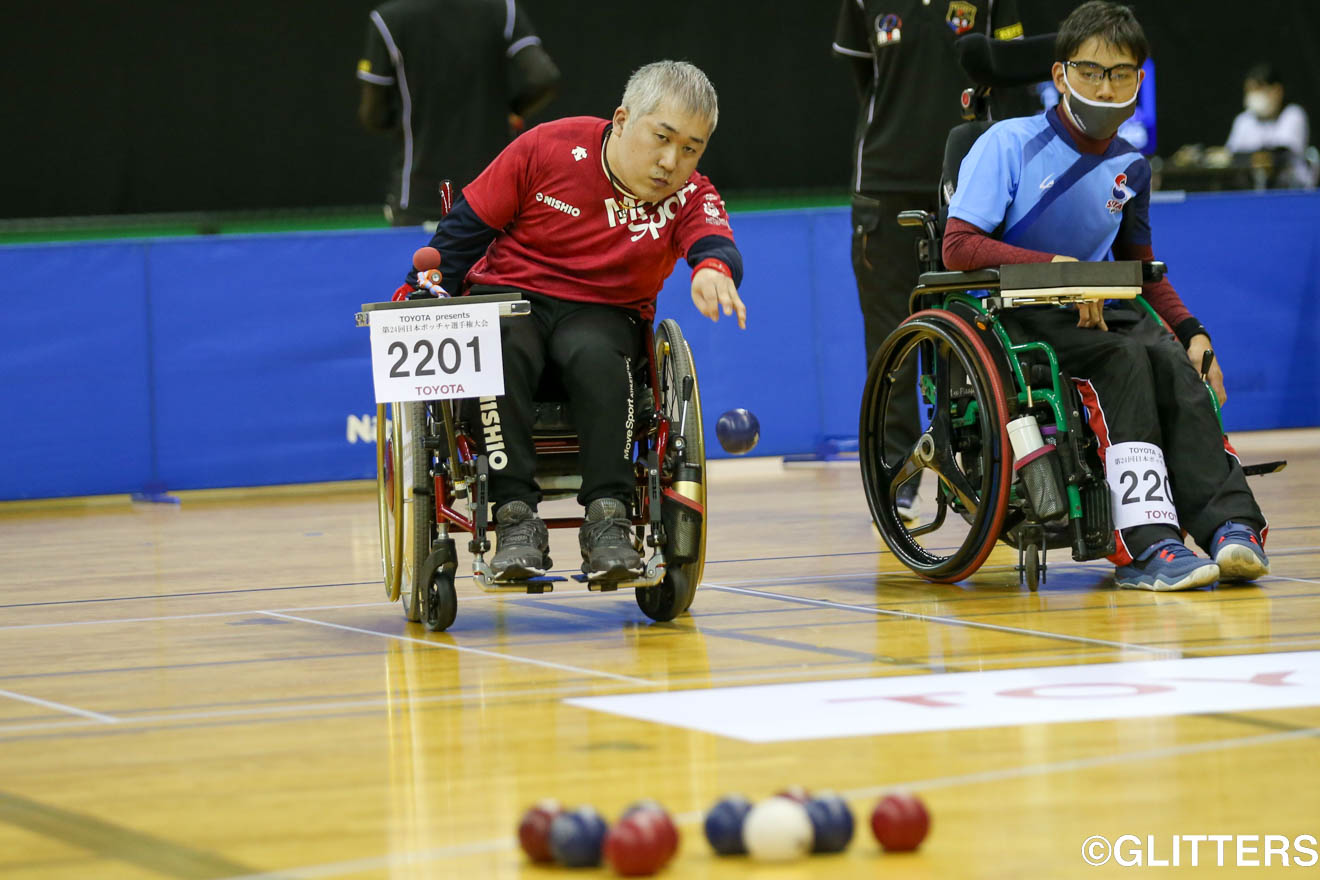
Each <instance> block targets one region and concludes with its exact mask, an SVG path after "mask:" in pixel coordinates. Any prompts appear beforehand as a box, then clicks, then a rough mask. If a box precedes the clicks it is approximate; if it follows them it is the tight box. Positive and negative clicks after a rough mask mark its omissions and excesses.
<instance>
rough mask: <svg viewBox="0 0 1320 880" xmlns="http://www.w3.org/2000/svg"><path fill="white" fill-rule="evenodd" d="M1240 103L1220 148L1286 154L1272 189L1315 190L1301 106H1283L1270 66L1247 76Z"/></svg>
mask: <svg viewBox="0 0 1320 880" xmlns="http://www.w3.org/2000/svg"><path fill="white" fill-rule="evenodd" d="M1242 103H1243V107H1244V109H1243V110H1242V112H1241V113H1239V114H1238V115H1237V118H1236V119H1234V120H1233V128H1232V130H1231V131H1229V133H1228V143H1226V144H1224V148H1225V149H1227V150H1228V151H1229V152H1230V153H1255V152H1257V151H1260V150H1287V158H1286V159H1285V160H1284V163H1283V167H1282V169H1281V170H1280V171H1279V173H1278V175H1277V176H1276V177H1275V185H1276V186H1281V187H1307V188H1309V187H1313V186H1315V184H1316V168H1315V167H1314V166H1312V165H1310V164H1308V163H1307V160H1306V150H1307V147H1308V146H1309V145H1310V142H1311V133H1310V121H1309V120H1308V118H1307V115H1306V111H1305V110H1303V109H1302V107H1301V105H1299V104H1287V103H1285V102H1284V91H1283V80H1282V79H1280V78H1279V74H1278V72H1277V71H1276V70H1275V69H1274V67H1273V66H1272V65H1270V64H1258V65H1256V66H1255V67H1253V68H1251V70H1250V71H1248V72H1247V77H1246V82H1245V83H1244V84H1243V87H1242Z"/></svg>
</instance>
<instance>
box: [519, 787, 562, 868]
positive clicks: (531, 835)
mask: <svg viewBox="0 0 1320 880" xmlns="http://www.w3.org/2000/svg"><path fill="white" fill-rule="evenodd" d="M561 812H563V808H562V807H561V806H560V805H559V802H558V801H553V800H545V801H541V802H540V803H539V804H536V805H535V806H532V807H530V808H528V810H527V812H525V813H523V817H522V821H521V822H519V823H518V843H519V845H520V846H522V850H523V852H525V853H527V857H528V858H529V859H531V860H532V861H534V862H553V861H554V860H555V857H554V855H553V854H552V853H551V852H550V823H551V822H553V821H554V820H555V816H558V815H559V814H560V813H561Z"/></svg>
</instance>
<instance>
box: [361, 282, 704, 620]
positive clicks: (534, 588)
mask: <svg viewBox="0 0 1320 880" xmlns="http://www.w3.org/2000/svg"><path fill="white" fill-rule="evenodd" d="M484 302H494V303H498V305H499V311H500V320H501V321H504V320H525V317H523V316H526V315H528V314H529V313H530V304H529V303H528V302H527V301H526V300H524V299H522V298H521V297H520V296H519V295H518V294H517V293H516V292H514V293H488V294H475V295H469V296H463V297H454V298H431V297H427V298H423V299H411V300H405V301H402V302H382V303H368V304H365V305H363V306H362V311H361V312H359V313H358V318H357V320H358V325H359V326H365V325H368V324H369V323H370V315H371V314H372V313H373V312H375V311H377V310H381V309H396V308H409V309H413V308H439V309H444V308H450V307H454V306H462V305H464V304H475V303H484ZM644 335H645V346H644V347H643V349H642V350H643V351H645V352H646V353H647V356H646V357H644V358H642V359H641V362H640V363H639V364H638V365H637V367H636V372H635V373H634V381H633V388H634V407H635V412H636V414H637V415H636V425H637V427H636V429H635V432H634V435H633V450H634V471H635V473H636V485H635V489H634V493H633V498H632V501H631V505H630V511H629V513H630V516H631V519H632V522H633V526H634V529H635V534H636V542H637V545H638V547H639V549H643V555H644V556H646V552H647V550H646V549H645V548H649V556H647V557H646V568H645V570H644V572H643V573H642V575H641V576H639V577H638V578H637V579H635V580H629V581H605V582H597V581H590V582H587V585H588V587H589V588H590V589H591V590H595V591H602V592H608V591H614V590H619V589H633V590H634V591H635V596H636V599H637V605H638V607H639V608H641V610H642V612H643V613H644V614H646V616H647V617H649V618H651V619H652V620H657V621H666V620H672V619H673V618H675V617H677V616H678V615H679V614H682V613H683V612H684V611H686V610H687V609H688V607H689V606H690V605H691V604H692V600H693V596H694V594H695V592H696V589H697V585H698V584H699V583H700V582H701V574H702V568H703V566H704V562H705V544H706V522H705V506H706V499H705V473H706V452H705V444H704V439H703V437H702V425H701V395H700V393H699V391H698V387H697V373H696V368H695V366H694V365H693V362H692V352H691V349H690V348H689V347H688V344H687V342H686V341H685V339H684V338H683V333H682V331H681V330H680V328H679V326H678V324H677V323H676V322H675V321H672V320H665V321H661V322H660V324H659V325H658V326H657V327H655V328H654V329H652V328H651V327H649V326H648V327H645V329H644ZM536 401H537V402H536V409H537V412H536V418H535V423H534V428H533V439H534V443H535V447H536V455H537V466H536V479H537V482H538V484H539V485H540V487H541V490H542V495H543V498H544V499H545V500H553V499H556V498H569V497H573V496H575V495H576V494H577V491H578V489H579V487H580V485H581V476H580V472H579V469H578V451H579V449H578V438H577V433H576V430H575V428H574V426H573V420H572V418H571V414H570V413H569V410H568V406H567V404H566V401H565V398H564V395H563V391H562V388H560V387H559V386H558V382H557V381H556V379H555V376H554V374H553V368H547V375H546V377H545V378H544V379H543V381H542V383H541V385H540V387H539V388H538V391H537V394H536ZM481 427H482V422H481V417H480V410H479V408H478V406H477V402H476V400H475V399H473V398H464V399H443V400H427V401H415V402H406V403H378V404H377V413H376V477H377V496H378V507H379V517H380V543H381V556H382V568H383V573H384V579H385V592H386V595H387V596H388V597H389V599H390V601H391V602H393V601H396V600H401V601H402V603H403V610H404V616H405V617H406V618H407V619H408V620H409V621H412V622H417V621H422V622H424V623H425V625H426V627H427V629H429V630H432V631H437V632H438V631H443V630H445V629H447V628H448V627H449V626H450V625H451V624H452V623H453V622H454V618H455V616H456V614H457V610H458V598H457V593H456V590H455V585H454V580H455V576H456V574H457V570H458V554H457V548H456V544H455V541H454V538H453V537H452V535H451V533H452V532H454V531H458V532H465V533H468V534H469V535H470V536H471V537H470V540H469V541H468V545H467V547H468V550H469V552H470V553H471V556H472V573H473V579H474V581H475V582H476V583H477V584H478V585H479V586H480V587H481V588H482V589H483V590H486V591H487V592H507V591H513V592H526V593H545V592H550V591H552V590H553V589H554V584H555V582H557V581H562V580H563V578H559V577H554V576H549V577H540V578H532V579H530V580H526V581H517V582H510V583H502V582H497V581H496V580H495V578H494V577H493V574H492V571H491V569H490V566H489V564H488V563H487V562H486V560H485V554H486V553H488V552H489V551H490V549H491V542H490V539H489V537H488V534H489V531H490V526H491V517H490V501H489V495H488V488H489V474H490V462H489V454H488V451H487V450H486V449H485V448H484V446H483V440H482V437H483V435H482V430H481ZM582 522H583V518H582V517H549V518H546V519H545V524H546V526H547V527H548V528H552V529H553V528H577V527H579V526H581V525H582ZM575 578H576V579H578V580H583V581H585V580H586V579H585V577H583V576H576V575H575Z"/></svg>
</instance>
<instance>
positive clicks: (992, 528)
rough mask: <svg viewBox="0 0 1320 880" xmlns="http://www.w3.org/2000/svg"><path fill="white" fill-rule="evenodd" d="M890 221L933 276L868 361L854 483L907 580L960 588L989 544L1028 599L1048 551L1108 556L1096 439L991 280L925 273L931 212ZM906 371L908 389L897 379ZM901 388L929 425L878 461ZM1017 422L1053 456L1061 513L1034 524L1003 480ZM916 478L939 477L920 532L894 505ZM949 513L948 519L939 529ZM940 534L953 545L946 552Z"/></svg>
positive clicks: (1017, 481)
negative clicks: (912, 387)
mask: <svg viewBox="0 0 1320 880" xmlns="http://www.w3.org/2000/svg"><path fill="white" fill-rule="evenodd" d="M899 222H900V223H902V224H903V225H908V226H924V227H925V229H926V239H925V240H924V241H922V242H921V243H920V244H921V245H922V246H923V247H922V248H921V253H922V255H923V263H924V265H925V267H927V268H932V269H936V271H926V272H924V273H923V274H922V275H921V276H920V279H919V283H918V285H917V287H916V288H915V289H914V290H913V292H912V295H911V299H910V312H911V314H910V317H909V318H908V319H907V320H906V321H904V322H903V323H902V324H901V325H900V326H899V327H898V328H897V329H896V330H895V331H894V333H892V334H891V335H890V336H889V337H888V338H887V339H886V340H885V342H884V344H883V345H882V346H881V348H880V350H879V351H877V353H876V356H875V358H874V359H873V360H872V362H871V365H870V369H869V371H868V375H867V380H866V386H865V390H864V391H863V398H862V408H861V424H860V430H859V434H860V444H859V445H860V458H861V468H862V476H863V485H864V487H865V491H866V498H867V503H868V505H869V507H870V510H871V515H872V518H873V519H874V521H875V524H876V527H877V529H878V530H879V532H880V535H881V537H882V538H883V539H884V541H885V543H886V544H887V545H888V546H889V548H890V549H891V550H892V551H893V552H894V554H895V555H896V556H897V557H898V558H899V560H900V561H901V562H902V563H903V564H904V565H905V566H907V567H908V568H909V569H911V570H912V571H913V572H914V573H916V574H918V575H920V576H921V577H923V578H925V579H927V580H930V581H935V582H945V583H952V582H955V581H960V580H963V579H965V578H967V577H970V576H971V575H972V574H973V573H975V572H976V571H977V570H978V569H979V568H980V567H981V565H982V564H983V563H984V562H985V560H986V558H987V557H988V556H989V555H990V553H991V551H992V550H993V548H994V545H995V542H996V541H999V540H1002V541H1004V542H1005V543H1007V544H1009V545H1010V546H1013V547H1015V548H1016V549H1017V551H1018V564H1017V571H1018V574H1019V578H1020V580H1023V581H1025V582H1026V584H1027V586H1028V587H1029V588H1030V589H1032V590H1035V589H1036V588H1037V587H1038V585H1039V583H1040V582H1041V581H1042V580H1043V579H1044V576H1045V571H1046V564H1045V551H1046V550H1047V549H1057V548H1063V547H1068V548H1070V549H1071V551H1072V558H1073V559H1074V560H1077V561H1086V560H1091V559H1098V558H1101V557H1104V556H1107V555H1109V554H1111V553H1112V552H1113V551H1114V531H1113V526H1112V514H1111V507H1110V495H1109V487H1108V485H1107V483H1106V482H1105V477H1104V472H1103V464H1102V461H1101V458H1100V452H1099V446H1098V442H1097V440H1096V438H1095V436H1094V435H1093V434H1092V433H1091V431H1090V430H1089V429H1088V428H1087V426H1086V421H1085V419H1084V418H1083V411H1082V404H1081V399H1080V396H1079V394H1078V392H1077V390H1076V389H1075V388H1074V387H1073V384H1072V382H1071V381H1069V380H1068V379H1067V378H1066V377H1065V375H1064V374H1063V372H1062V371H1061V369H1060V367H1059V361H1058V357H1057V355H1056V354H1055V352H1054V349H1053V348H1052V347H1051V346H1050V345H1049V344H1047V343H1044V342H1039V341H1027V342H1016V341H1014V340H1013V339H1012V338H1011V337H1010V335H1009V332H1008V329H1007V328H1006V327H1005V326H1004V323H1003V321H1002V320H1001V315H1002V314H1003V312H1004V311H1005V309H1008V308H1012V307H1013V305H1012V304H1011V303H1010V301H1009V297H1006V296H1004V295H1002V292H1001V282H1000V272H999V270H995V269H986V270H980V271H975V272H947V271H937V269H938V263H936V262H935V261H934V260H932V259H930V254H931V253H932V252H933V248H934V247H935V246H936V245H937V244H938V241H939V239H938V230H937V227H936V226H935V218H934V216H933V215H932V214H930V213H929V212H926V211H905V212H903V213H902V214H901V215H900V220H899ZM1094 265H1095V264H1086V263H1065V264H1054V269H1053V270H1052V271H1054V272H1055V273H1063V275H1062V276H1061V277H1064V278H1067V277H1068V273H1069V272H1077V273H1084V272H1086V271H1087V269H1086V267H1087V266H1094ZM1129 266H1131V264H1129ZM1069 267H1077V268H1076V269H1070V268H1069ZM1164 268H1165V267H1164V265H1163V264H1162V263H1155V262H1151V263H1144V264H1141V277H1142V279H1143V281H1153V280H1158V279H1159V278H1160V277H1162V276H1163V273H1164ZM1129 271H1132V270H1131V269H1129ZM1076 290H1077V288H1075V287H1072V286H1070V285H1068V284H1067V283H1066V282H1065V284H1064V285H1063V286H1060V287H1058V288H1056V289H1053V290H1049V289H1047V290H1042V291H1039V293H1040V294H1041V295H1040V296H1039V297H1038V298H1036V299H1035V300H1033V302H1037V303H1041V302H1054V303H1069V302H1076V301H1078V300H1079V299H1087V298H1090V299H1095V298H1098V296H1097V295H1096V294H1098V293H1100V292H1101V291H1091V294H1092V295H1091V296H1082V295H1079V294H1077V293H1076V292H1075V291H1076ZM978 294H983V295H978ZM1130 295H1131V294H1130V293H1129V294H1128V296H1130ZM1131 301H1132V307H1133V308H1136V309H1140V310H1143V311H1145V312H1146V313H1148V314H1149V315H1150V316H1151V317H1152V318H1153V319H1154V320H1157V321H1158V320H1159V317H1158V315H1156V313H1155V311H1154V309H1153V308H1152V307H1151V306H1150V304H1149V303H1147V302H1146V301H1145V300H1144V299H1143V298H1142V297H1140V296H1135V297H1132V299H1131ZM1207 360H1208V359H1207ZM909 362H910V363H911V367H910V368H911V369H914V370H915V372H916V378H915V379H914V378H912V374H911V373H909V372H907V370H908V369H909ZM1207 367H1208V363H1207V364H1204V365H1203V366H1202V374H1203V378H1204V373H1205V369H1206V368H1207ZM905 381H916V382H918V397H919V405H920V406H923V407H924V408H925V410H926V414H927V421H928V427H926V429H925V430H924V431H923V433H922V434H921V436H920V438H919V439H918V441H917V443H916V445H915V446H914V447H913V448H912V450H911V451H910V452H909V453H908V454H907V455H905V456H903V457H902V458H901V459H899V460H887V458H886V450H885V443H884V438H885V436H886V431H887V424H886V423H887V422H888V421H889V420H890V418H891V415H890V412H889V401H890V398H891V396H892V395H893V394H894V392H895V390H896V389H897V388H898V387H899V386H900V385H901V384H902V383H903V382H905ZM1207 392H1208V393H1209V394H1210V397H1211V400H1212V403H1213V406H1214V408H1215V412H1216V415H1219V403H1218V399H1217V398H1216V397H1215V395H1214V392H1213V391H1211V390H1210V389H1209V386H1208V384H1207ZM1024 415H1032V416H1034V417H1035V418H1036V420H1037V422H1038V423H1039V425H1040V427H1041V430H1042V433H1043V434H1044V436H1045V438H1046V442H1047V443H1049V444H1052V446H1053V449H1054V451H1055V452H1057V456H1054V458H1055V460H1056V461H1057V465H1056V466H1055V467H1056V471H1055V473H1056V476H1055V478H1054V479H1055V480H1056V481H1057V483H1058V484H1059V487H1060V488H1061V489H1062V492H1063V497H1062V498H1061V499H1060V501H1061V502H1062V503H1061V504H1060V507H1061V509H1059V510H1056V511H1054V512H1053V513H1051V514H1050V515H1046V516H1042V515H1041V514H1040V511H1038V510H1036V509H1035V505H1034V504H1033V501H1032V497H1031V493H1030V492H1028V491H1027V490H1026V487H1025V485H1024V482H1023V480H1022V478H1021V477H1020V476H1017V477H1015V475H1014V473H1013V470H1012V465H1013V452H1012V449H1011V447H1010V444H1009V438H1008V432H1007V427H1006V426H1007V423H1008V422H1009V421H1010V420H1012V419H1015V418H1018V417H1021V416H1024ZM893 417H894V418H897V416H896V415H895V416H893ZM1220 424H1221V427H1222V416H1220ZM1283 465H1284V462H1271V463H1267V464H1261V465H1254V466H1249V467H1247V468H1244V470H1245V471H1246V472H1247V473H1248V474H1257V473H1268V472H1272V471H1277V470H1281V469H1282V467H1283ZM924 470H931V471H933V472H934V473H935V474H936V475H937V477H938V490H937V492H936V494H935V499H934V501H935V505H936V509H935V512H934V516H933V518H931V519H929V520H928V521H925V522H919V523H912V522H907V521H905V520H904V518H903V517H902V516H901V515H900V513H899V511H898V508H897V506H896V503H895V499H896V494H897V491H898V488H899V487H900V486H902V485H903V484H904V483H907V482H908V481H909V480H911V479H913V478H918V477H919V475H920V474H921V472H922V471H924ZM950 511H952V512H953V513H955V514H956V515H957V517H958V520H953V521H950V520H949V517H948V514H949V512H950ZM959 521H961V523H963V524H965V526H966V530H965V532H964V531H963V530H962V526H961V525H959ZM946 526H949V527H948V528H946ZM951 534H952V535H954V537H953V539H952V540H954V541H956V546H954V547H952V548H950V547H949V543H950V540H951V539H950V535H951Z"/></svg>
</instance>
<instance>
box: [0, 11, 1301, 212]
mask: <svg viewBox="0 0 1320 880" xmlns="http://www.w3.org/2000/svg"><path fill="white" fill-rule="evenodd" d="M933 2H936V3H942V2H944V0H933ZM523 3H524V6H525V8H526V9H527V10H528V12H529V13H530V15H531V16H532V18H533V20H534V21H535V23H536V25H537V28H538V30H539V32H540V34H541V36H542V37H543V39H544V41H545V44H546V47H547V48H548V49H549V51H550V52H551V54H552V55H553V56H554V58H555V59H556V61H557V62H558V64H559V66H560V68H561V69H562V70H563V73H564V76H565V84H564V88H563V91H562V93H561V95H560V97H559V99H558V100H557V101H556V102H555V103H554V104H552V105H551V107H550V108H549V109H548V110H547V111H546V114H544V116H543V118H544V117H548V116H563V115H575V114H593V115H600V116H605V115H608V114H609V113H610V112H611V111H612V110H613V108H614V106H615V104H616V103H617V101H618V98H619V94H620V93H621V91H622V88H623V83H624V81H625V80H626V78H627V76H628V74H629V73H630V72H631V71H632V70H633V69H634V68H636V67H637V66H639V65H641V64H643V63H645V62H647V61H650V60H654V59H656V58H663V57H673V58H684V59H687V60H690V61H692V62H694V63H696V64H698V65H699V66H701V67H702V68H704V69H705V70H706V72H707V73H708V74H709V75H710V77H711V79H712V80H713V81H714V83H715V85H716V87H717V88H718V89H719V92H720V103H721V117H720V127H719V130H718V132H717V133H716V136H715V138H714V139H713V141H712V144H711V147H710V149H709V151H708V152H707V156H706V158H705V160H704V161H703V171H705V172H706V173H707V174H709V175H710V176H711V178H712V179H713V180H714V181H715V182H716V184H717V185H718V186H720V187H721V188H722V189H724V190H726V191H741V192H747V191H753V190H755V191H770V192H788V191H806V190H810V191H818V192H823V191H834V192H838V193H843V192H844V191H845V190H846V187H847V180H848V167H849V154H850V142H851V138H852V130H853V122H854V118H855V113H856V98H855V95H854V92H853V88H852V85H851V80H850V79H849V77H848V75H847V71H846V69H845V68H844V66H843V63H842V62H841V61H839V60H838V59H835V58H834V57H832V56H831V53H830V49H829V46H830V42H831V39H832V37H833V32H834V21H835V16H836V14H837V9H838V4H837V2H835V0H796V2H790V0H781V2H773V3H767V2H765V0H714V2H711V0H701V2H697V0H692V2H685V0H676V2H673V3H670V4H667V5H666V4H661V5H655V4H642V3H628V2H619V0H576V2H574V3H571V4H570V3H566V2H564V0H523ZM1074 5H1075V4H1074V3H1073V2H1071V0H1020V6H1021V8H1022V11H1023V18H1024V23H1025V25H1026V27H1027V30H1028V32H1029V33H1041V32H1044V31H1048V30H1053V29H1054V28H1055V27H1056V26H1057V23H1058V21H1059V20H1061V19H1062V18H1063V16H1065V15H1066V14H1067V12H1068V11H1069V10H1070V9H1072V8H1073V6H1074ZM1133 5H1134V7H1135V8H1136V10H1137V13H1138V15H1139V16H1140V17H1141V19H1142V20H1143V23H1144V24H1145V25H1146V29H1147V32H1148V34H1149V36H1150V39H1151V43H1152V47H1153V54H1154V57H1155V60H1156V64H1157V67H1158V75H1157V89H1158V94H1157V100H1158V112H1159V138H1160V153H1162V154H1166V155H1167V154H1168V153H1170V152H1172V151H1173V150H1174V149H1176V148H1177V147H1178V146H1180V145H1181V144H1184V143H1190V142H1202V143H1219V142H1222V141H1223V140H1224V139H1225V138H1226V137H1227V134H1228V129H1229V125H1230V123H1231V122H1232V119H1233V116H1234V114H1235V113H1237V112H1238V110H1240V109H1241V106H1242V89H1241V84H1242V74H1243V72H1244V71H1245V70H1246V69H1247V68H1248V67H1250V66H1251V65H1252V64H1255V63H1257V62H1259V61H1262V60H1270V61H1272V62H1274V63H1275V64H1276V65H1277V66H1278V67H1279V69H1280V70H1281V71H1282V72H1283V74H1284V76H1285V78H1286V80H1287V89H1288V96H1289V99H1290V100H1294V101H1298V102H1300V103H1301V104H1302V105H1303V106H1304V107H1306V108H1307V110H1308V112H1309V113H1310V114H1311V116H1312V118H1313V119H1317V118H1320V6H1318V5H1317V4H1315V3H1312V2H1299V0H1259V2H1257V3H1255V4H1252V5H1251V6H1249V7H1246V6H1242V5H1241V4H1240V3H1230V2H1228V0H1201V2H1198V3H1186V2H1171V0H1134V2H1133ZM371 8H372V4H371V3H370V2H349V0H322V2H309V0H278V2H274V3H271V2H269V0H267V2H261V3H258V2H253V0H229V2H225V3H220V2H216V0H191V2H186V3H185V2H180V0H168V2H166V0H138V2H136V3H133V4H129V5H125V4H107V3H103V2H100V0H64V2H61V0H55V2H52V3H49V4H29V5H27V6H26V7H24V8H22V9H17V10H11V13H10V18H9V20H8V21H7V22H6V26H5V28H3V32H2V33H0V50H2V51H3V52H4V57H5V58H6V59H7V60H8V62H9V64H8V65H7V67H8V69H9V71H10V81H9V85H8V88H7V89H6V93H7V94H6V100H5V110H6V112H5V114H4V117H5V123H6V124H5V132H4V136H3V137H2V138H0V145H2V146H0V151H2V152H0V158H3V162H4V171H5V173H4V182H3V184H2V185H0V191H2V192H3V196H2V197H0V216H2V217H5V218H19V217H52V216H68V215H95V214H128V213H147V212H161V211H203V210H206V211H210V210H249V209H250V210H258V209H276V208H314V207H325V206H338V205H354V204H371V203H377V202H379V201H380V199H381V196H382V194H383V187H384V181H385V166H386V163H387V162H388V161H389V158H388V157H389V155H390V150H389V143H388V140H387V139H386V138H385V137H382V136H375V135H369V134H367V133H366V132H363V131H361V130H360V129H359V128H358V127H357V122H356V117H355V110H356V103H357V91H358V86H357V81H356V80H355V79H354V76H353V74H354V67H355V64H356V61H357V58H358V55H359V53H360V51H361V47H362V41H363V35H364V32H365V27H366V16H367V12H368V11H369V10H370V9H371ZM954 99H956V96H950V100H954Z"/></svg>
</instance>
